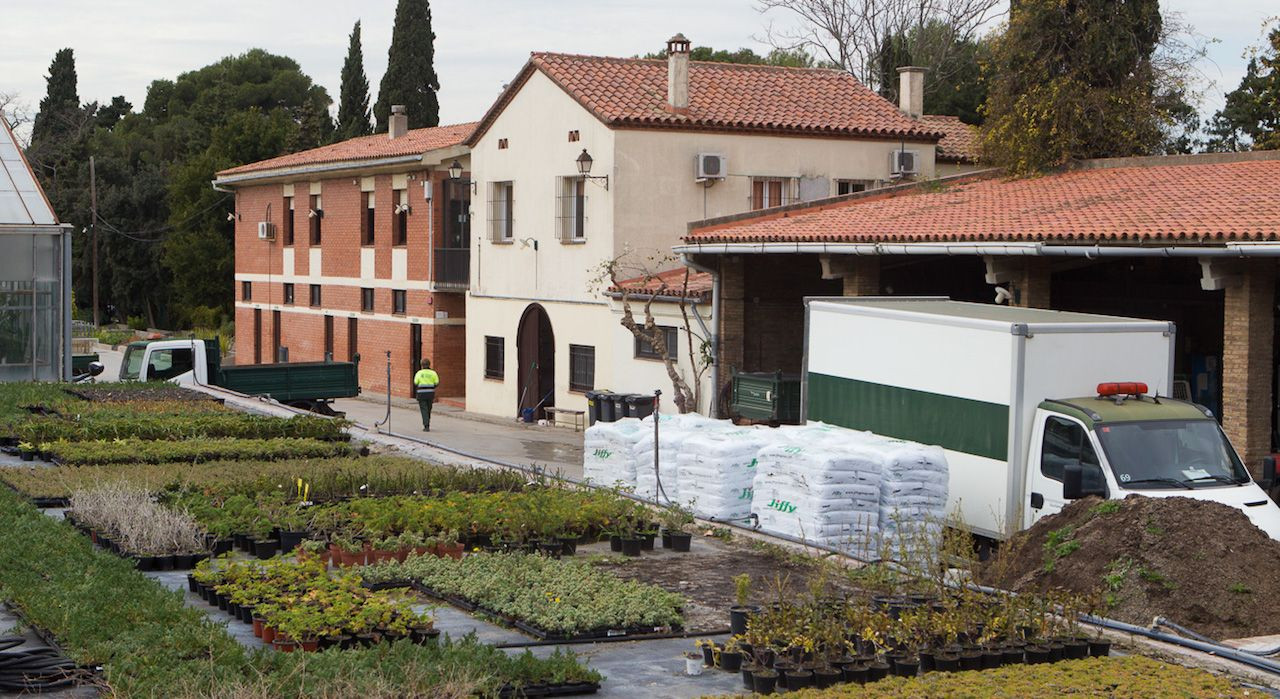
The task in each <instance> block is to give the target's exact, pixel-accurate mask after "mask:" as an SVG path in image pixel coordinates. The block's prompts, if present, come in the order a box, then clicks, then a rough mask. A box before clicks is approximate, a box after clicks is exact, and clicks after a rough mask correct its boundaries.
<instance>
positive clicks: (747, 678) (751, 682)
mask: <svg viewBox="0 0 1280 699" xmlns="http://www.w3.org/2000/svg"><path fill="white" fill-rule="evenodd" d="M741 672H742V686H743V687H746V688H747V689H748V690H752V689H755V686H756V685H755V665H743V666H742V669H741Z"/></svg>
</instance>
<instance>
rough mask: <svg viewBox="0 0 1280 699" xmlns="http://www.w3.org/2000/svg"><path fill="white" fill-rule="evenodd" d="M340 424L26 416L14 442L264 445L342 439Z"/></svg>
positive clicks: (302, 419) (218, 415) (228, 417)
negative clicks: (278, 440) (233, 440)
mask: <svg viewBox="0 0 1280 699" xmlns="http://www.w3.org/2000/svg"><path fill="white" fill-rule="evenodd" d="M345 427H346V423H345V422H344V421H342V420H330V419H326V418H321V417H311V416H303V415H300V416H297V417H292V418H278V417H268V416H264V415H251V414H249V413H237V412H229V411H223V412H211V413H199V412H196V413H191V414H176V415H163V414H162V415H137V414H133V413H129V412H122V413H116V412H94V413H87V414H85V415H82V416H70V417H60V416H32V418H31V419H29V420H26V421H25V422H22V423H20V424H19V425H18V426H17V429H16V436H17V438H18V439H20V440H21V441H24V442H28V443H31V444H35V445H40V446H41V448H43V446H42V445H44V444H46V443H48V442H56V441H60V440H66V441H72V442H79V441H91V440H98V439H147V440H182V439H196V438H204V439H209V438H216V437H239V438H244V439H268V438H272V437H297V438H310V439H332V440H337V439H346V435H345V434H344V432H343V428H345Z"/></svg>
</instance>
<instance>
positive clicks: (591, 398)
mask: <svg viewBox="0 0 1280 699" xmlns="http://www.w3.org/2000/svg"><path fill="white" fill-rule="evenodd" d="M583 395H585V396H586V397H587V427H590V426H592V425H594V424H596V420H599V419H600V391H587V392H586V393H585V394H583Z"/></svg>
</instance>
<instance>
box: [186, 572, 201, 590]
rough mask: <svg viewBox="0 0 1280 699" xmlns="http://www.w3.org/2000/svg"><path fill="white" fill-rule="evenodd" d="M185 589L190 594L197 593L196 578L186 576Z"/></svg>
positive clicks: (189, 575)
mask: <svg viewBox="0 0 1280 699" xmlns="http://www.w3.org/2000/svg"><path fill="white" fill-rule="evenodd" d="M187 589H188V590H190V591H191V592H199V589H198V586H197V585H196V576H194V575H191V574H190V573H188V574H187Z"/></svg>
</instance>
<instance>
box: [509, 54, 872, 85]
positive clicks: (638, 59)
mask: <svg viewBox="0 0 1280 699" xmlns="http://www.w3.org/2000/svg"><path fill="white" fill-rule="evenodd" d="M529 55H530V56H539V57H545V56H560V57H563V58H587V59H591V60H594V61H615V62H619V63H623V62H625V63H656V64H659V65H666V62H667V59H665V58H646V57H642V56H597V55H593V54H586V53H563V52H560V51H531V52H530V54H529ZM689 64H690V65H699V66H712V67H715V68H728V69H746V70H751V69H756V70H779V71H785V70H791V71H816V72H823V73H836V74H839V75H847V76H849V77H851V78H852V77H854V76H853V74H852V73H850V72H849V71H847V70H842V69H840V68H827V67H824V66H775V65H769V64H767V63H732V62H729V61H695V60H692V59H691V60H690V61H689ZM859 82H861V81H859ZM868 89H870V88H868Z"/></svg>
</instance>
